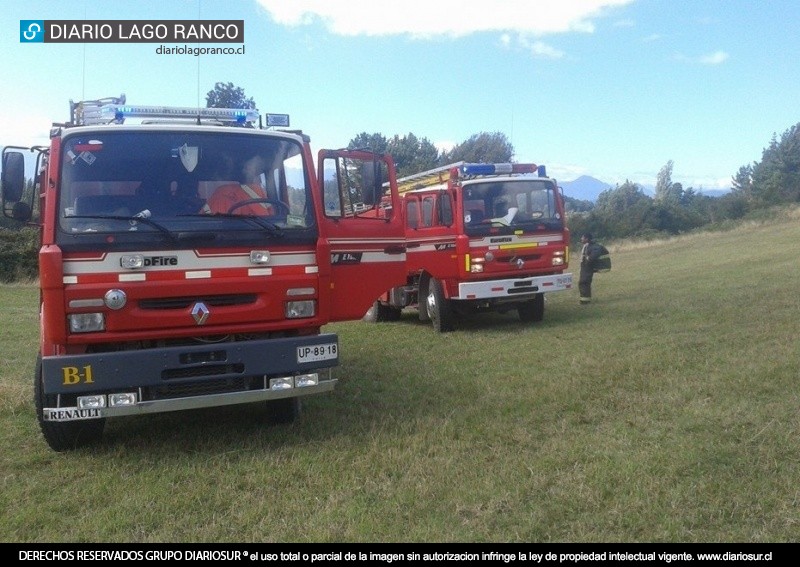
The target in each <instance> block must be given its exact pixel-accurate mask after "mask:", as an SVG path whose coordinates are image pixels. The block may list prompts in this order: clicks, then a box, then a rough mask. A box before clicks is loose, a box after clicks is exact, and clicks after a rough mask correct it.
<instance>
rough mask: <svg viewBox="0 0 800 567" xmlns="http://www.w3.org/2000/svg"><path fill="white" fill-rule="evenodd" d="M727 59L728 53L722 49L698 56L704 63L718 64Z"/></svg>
mask: <svg viewBox="0 0 800 567" xmlns="http://www.w3.org/2000/svg"><path fill="white" fill-rule="evenodd" d="M727 59H728V54H727V53H725V52H724V51H715V52H714V53H711V54H709V55H704V56H702V57H701V58H700V63H703V64H704V65H719V64H720V63H724V62H725V61H726V60H727Z"/></svg>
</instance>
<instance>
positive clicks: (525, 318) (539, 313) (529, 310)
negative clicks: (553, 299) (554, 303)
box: [517, 293, 544, 323]
mask: <svg viewBox="0 0 800 567" xmlns="http://www.w3.org/2000/svg"><path fill="white" fill-rule="evenodd" d="M517 313H519V320H520V321H522V322H523V323H538V322H539V321H541V320H542V319H544V294H543V293H537V294H536V295H535V296H533V299H531V300H530V301H526V302H525V303H522V304H520V306H519V307H517Z"/></svg>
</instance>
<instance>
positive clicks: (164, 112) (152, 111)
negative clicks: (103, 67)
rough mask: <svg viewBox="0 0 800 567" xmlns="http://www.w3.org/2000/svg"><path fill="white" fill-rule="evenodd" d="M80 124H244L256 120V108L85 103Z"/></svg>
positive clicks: (257, 116) (257, 115) (257, 117)
mask: <svg viewBox="0 0 800 567" xmlns="http://www.w3.org/2000/svg"><path fill="white" fill-rule="evenodd" d="M81 110H82V113H81V118H82V120H81V123H82V124H106V123H108V122H113V121H116V122H122V121H123V120H125V118H179V119H198V118H199V119H207V120H208V119H210V120H220V121H223V122H236V123H238V124H245V123H248V122H257V121H258V119H259V114H258V110H255V109H250V108H194V107H180V106H133V105H127V104H103V105H85V106H83V107H82V109H81Z"/></svg>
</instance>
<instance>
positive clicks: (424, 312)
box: [417, 274, 431, 322]
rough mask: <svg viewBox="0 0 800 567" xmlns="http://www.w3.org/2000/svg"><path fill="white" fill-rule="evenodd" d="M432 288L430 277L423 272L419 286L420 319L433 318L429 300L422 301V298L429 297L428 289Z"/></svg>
mask: <svg viewBox="0 0 800 567" xmlns="http://www.w3.org/2000/svg"><path fill="white" fill-rule="evenodd" d="M429 289H430V278H429V277H428V276H427V275H426V274H423V275H422V277H420V280H419V287H418V288H417V311H418V312H419V320H420V321H424V322H428V321H430V320H431V317H430V315H428V304H427V301H423V302H420V300H421V299H422V298H423V297H424V298H427V297H428V290H429Z"/></svg>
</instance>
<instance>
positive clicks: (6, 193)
mask: <svg viewBox="0 0 800 567" xmlns="http://www.w3.org/2000/svg"><path fill="white" fill-rule="evenodd" d="M24 189H25V157H24V156H23V155H22V152H3V174H2V197H3V203H4V204H5V203H6V202H8V203H16V202H17V201H21V200H22V192H23V190H24Z"/></svg>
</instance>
